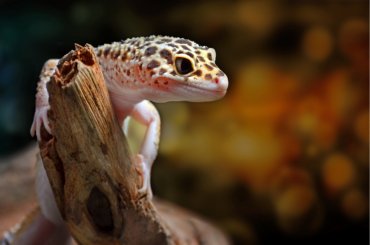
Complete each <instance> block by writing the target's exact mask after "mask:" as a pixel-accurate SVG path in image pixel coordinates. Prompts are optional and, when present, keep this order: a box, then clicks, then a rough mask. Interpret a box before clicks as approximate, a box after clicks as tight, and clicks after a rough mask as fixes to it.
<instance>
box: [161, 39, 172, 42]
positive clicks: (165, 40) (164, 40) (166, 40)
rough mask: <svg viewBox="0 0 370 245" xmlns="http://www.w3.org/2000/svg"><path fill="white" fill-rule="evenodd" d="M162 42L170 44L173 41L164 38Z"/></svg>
mask: <svg viewBox="0 0 370 245" xmlns="http://www.w3.org/2000/svg"><path fill="white" fill-rule="evenodd" d="M162 41H163V42H167V43H168V42H171V41H172V39H170V38H163V39H162Z"/></svg>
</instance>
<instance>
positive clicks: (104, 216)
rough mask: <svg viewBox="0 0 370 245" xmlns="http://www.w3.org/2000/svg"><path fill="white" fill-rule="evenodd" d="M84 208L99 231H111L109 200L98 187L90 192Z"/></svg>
mask: <svg viewBox="0 0 370 245" xmlns="http://www.w3.org/2000/svg"><path fill="white" fill-rule="evenodd" d="M86 207H87V211H88V212H89V214H90V216H91V218H92V220H93V221H94V223H95V225H96V226H97V227H98V228H99V229H100V230H101V231H105V232H107V231H113V229H114V224H113V218H112V211H111V210H110V203H109V200H108V198H107V197H106V196H105V195H104V193H103V192H102V191H100V190H99V188H98V187H96V186H95V187H94V188H93V189H92V190H91V192H90V196H89V198H88V200H87V203H86Z"/></svg>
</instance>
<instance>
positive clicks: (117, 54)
mask: <svg viewBox="0 0 370 245" xmlns="http://www.w3.org/2000/svg"><path fill="white" fill-rule="evenodd" d="M120 54H121V50H120V49H119V50H118V52H117V53H115V54H114V56H113V59H117V58H118V56H119V55H120Z"/></svg>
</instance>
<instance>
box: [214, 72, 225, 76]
mask: <svg viewBox="0 0 370 245" xmlns="http://www.w3.org/2000/svg"><path fill="white" fill-rule="evenodd" d="M216 75H217V76H219V77H222V76H225V73H223V72H222V71H218V72H217V73H216Z"/></svg>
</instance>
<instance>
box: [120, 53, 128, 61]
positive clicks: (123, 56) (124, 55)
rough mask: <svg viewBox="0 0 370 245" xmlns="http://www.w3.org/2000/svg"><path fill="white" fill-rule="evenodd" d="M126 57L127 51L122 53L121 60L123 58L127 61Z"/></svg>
mask: <svg viewBox="0 0 370 245" xmlns="http://www.w3.org/2000/svg"><path fill="white" fill-rule="evenodd" d="M126 58H127V55H126V53H124V54H122V57H121V60H122V61H125V60H126Z"/></svg>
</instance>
